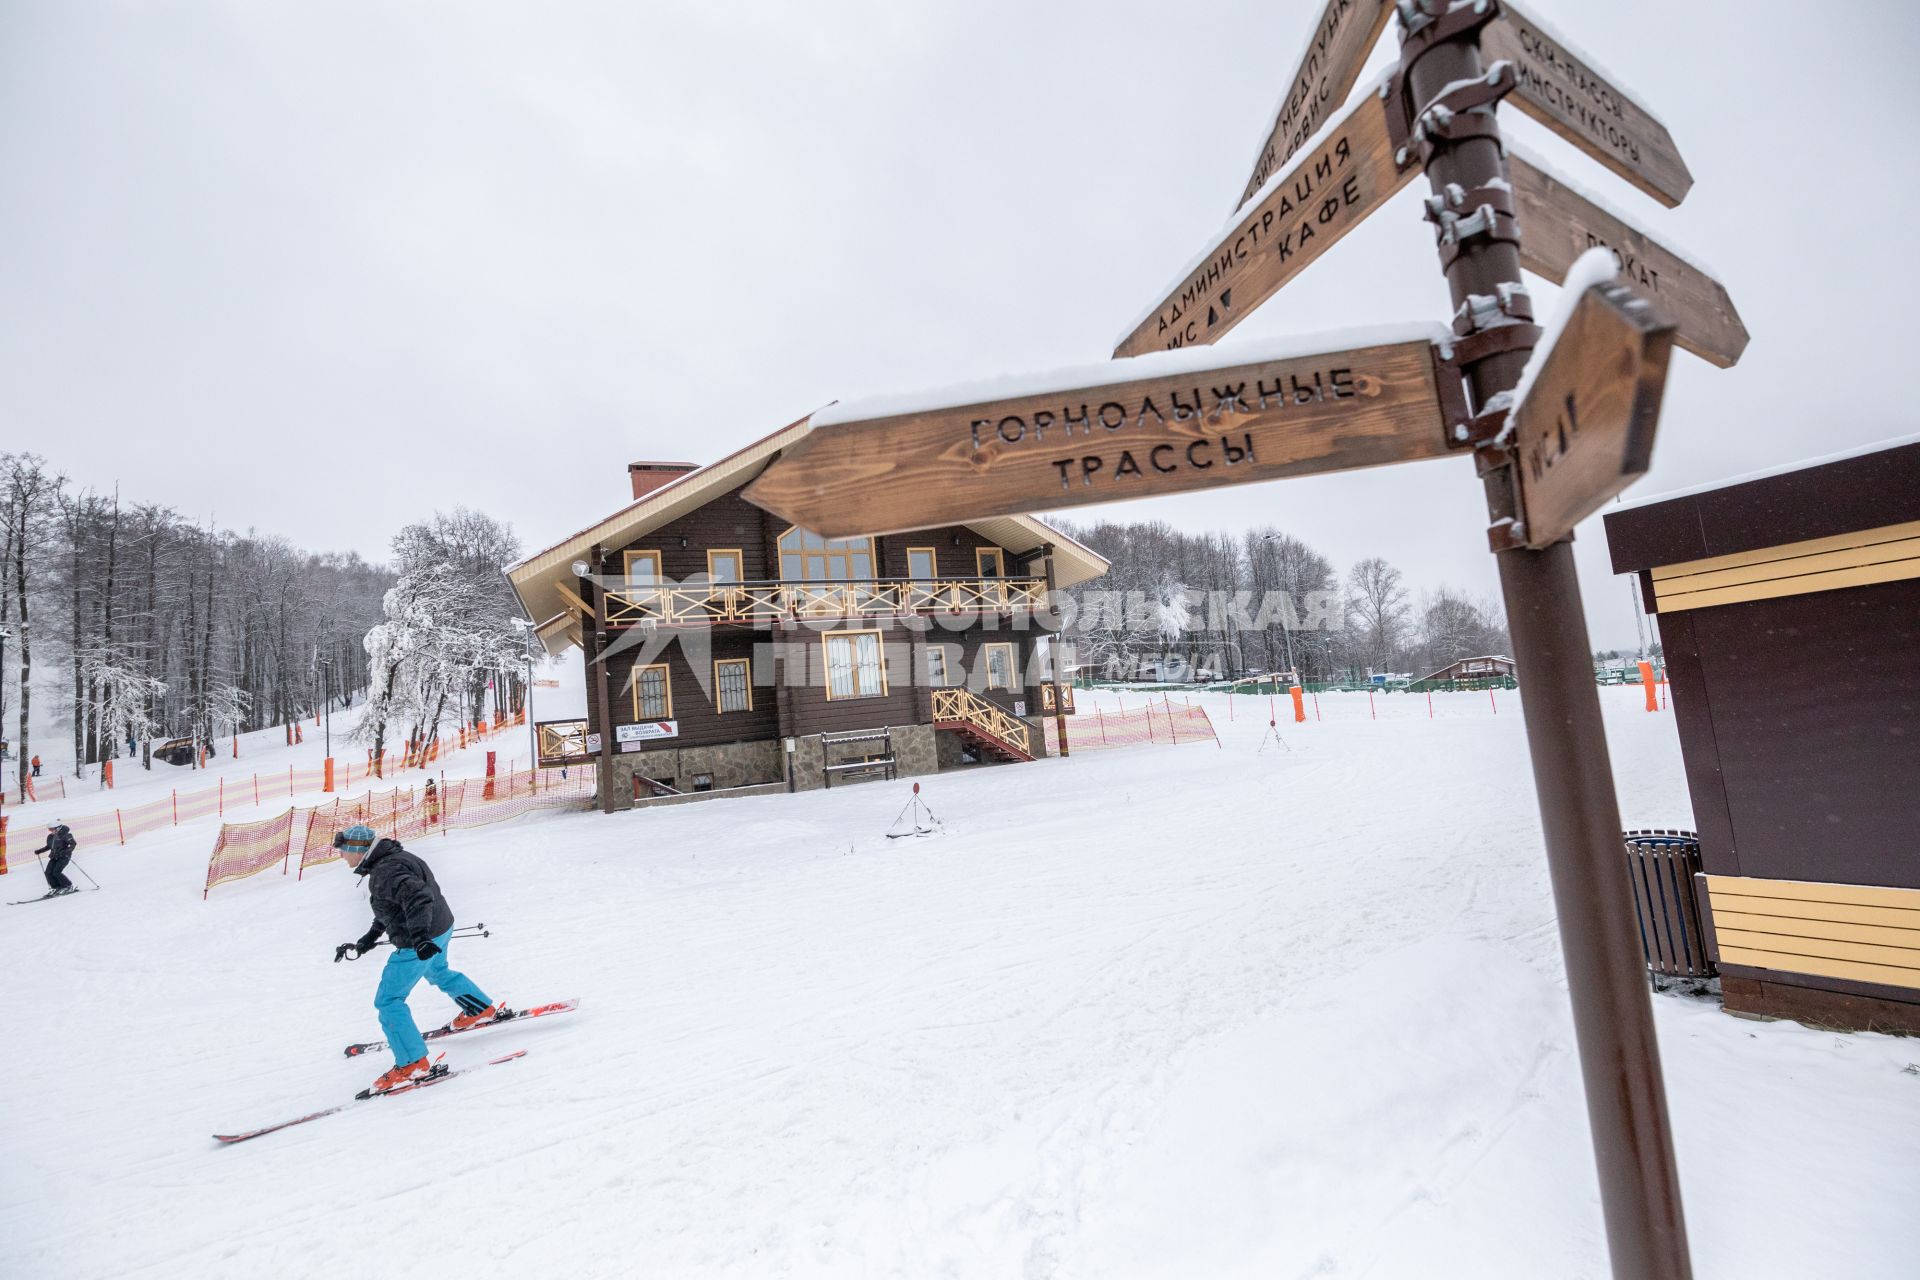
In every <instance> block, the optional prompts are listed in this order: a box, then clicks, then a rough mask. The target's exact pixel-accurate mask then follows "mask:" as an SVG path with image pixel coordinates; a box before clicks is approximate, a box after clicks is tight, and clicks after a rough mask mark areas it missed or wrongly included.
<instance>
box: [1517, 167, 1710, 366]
mask: <svg viewBox="0 0 1920 1280" xmlns="http://www.w3.org/2000/svg"><path fill="white" fill-rule="evenodd" d="M1507 167H1508V171H1509V173H1510V174H1511V175H1512V179H1513V201H1514V204H1515V206H1516V208H1517V212H1518V214H1519V218H1520V261H1521V263H1522V264H1523V265H1525V267H1526V268H1527V270H1529V271H1533V272H1537V273H1538V274H1540V275H1543V276H1545V277H1547V279H1549V280H1551V281H1553V282H1554V283H1555V284H1558V283H1560V282H1561V281H1562V280H1565V279H1566V277H1567V270H1568V268H1570V267H1572V266H1573V262H1574V259H1575V258H1578V257H1579V256H1580V255H1581V254H1583V253H1585V252H1586V251H1587V250H1588V249H1596V248H1598V249H1611V250H1612V251H1613V255H1614V260H1615V261H1616V262H1617V263H1618V264H1619V267H1620V277H1621V279H1622V280H1624V281H1626V282H1627V283H1628V284H1629V285H1631V286H1632V287H1633V288H1634V289H1635V290H1636V291H1637V292H1639V293H1640V294H1642V295H1643V296H1645V297H1646V298H1648V299H1649V300H1651V301H1652V302H1653V303H1654V304H1655V305H1656V306H1658V307H1659V308H1660V310H1661V311H1662V312H1663V313H1664V314H1665V315H1666V316H1667V318H1668V319H1670V320H1672V321H1673V322H1674V325H1675V332H1674V341H1675V342H1676V343H1678V344H1679V345H1680V346H1681V347H1683V348H1685V349H1686V350H1688V351H1691V352H1693V354H1695V355H1697V356H1699V357H1700V358H1701V359H1702V360H1705V361H1706V362H1707V363H1709V364H1712V365H1717V366H1718V367H1720V368H1722V369H1725V368H1729V367H1731V366H1732V365H1733V364H1734V363H1735V362H1736V361H1738V360H1739V359H1740V353H1741V352H1743V351H1745V350H1746V349H1747V326H1746V325H1744V324H1742V323H1741V321H1740V313H1739V312H1738V311H1736V310H1735V309H1734V306H1733V299H1732V298H1730V297H1728V296H1727V290H1726V286H1724V285H1722V284H1721V283H1720V282H1719V281H1718V280H1715V279H1714V278H1713V277H1712V276H1710V275H1708V274H1707V273H1706V272H1705V271H1703V270H1702V269H1701V268H1699V267H1698V266H1695V265H1694V264H1693V263H1691V262H1689V261H1687V260H1686V259H1685V258H1683V257H1681V256H1680V255H1679V254H1677V253H1675V252H1674V251H1673V250H1671V249H1668V248H1666V247H1665V246H1663V245H1662V244H1660V243H1659V242H1658V241H1657V240H1655V239H1653V238H1652V237H1651V236H1649V235H1647V234H1646V232H1644V231H1641V230H1640V229H1639V228H1638V227H1636V226H1634V225H1633V224H1632V223H1630V222H1628V221H1627V220H1626V219H1624V218H1622V217H1621V216H1620V215H1618V214H1616V213H1613V212H1611V211H1609V210H1607V209H1604V208H1602V207H1601V206H1600V205H1598V204H1596V203H1594V202H1593V201H1592V200H1589V199H1588V198H1587V197H1586V196H1584V195H1582V194H1580V192H1578V191H1576V190H1574V189H1573V188H1572V187H1570V186H1568V185H1567V184H1566V183H1565V182H1562V181H1561V180H1560V179H1558V178H1556V177H1554V176H1553V175H1552V174H1551V173H1549V172H1547V170H1546V168H1545V167H1544V164H1543V162H1542V161H1539V160H1537V159H1535V158H1533V157H1532V156H1530V155H1528V154H1527V153H1526V152H1525V151H1523V150H1522V149H1520V148H1519V147H1516V146H1512V145H1511V144H1509V146H1508V157H1507Z"/></svg>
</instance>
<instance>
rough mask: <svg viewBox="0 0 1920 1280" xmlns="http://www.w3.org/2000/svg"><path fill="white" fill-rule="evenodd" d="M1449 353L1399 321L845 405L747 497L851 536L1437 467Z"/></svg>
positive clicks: (1433, 330)
mask: <svg viewBox="0 0 1920 1280" xmlns="http://www.w3.org/2000/svg"><path fill="white" fill-rule="evenodd" d="M1343 338H1344V339H1345V341H1343ZM1447 341H1448V337H1447V333H1446V331H1445V330H1444V329H1440V328H1438V327H1436V326H1433V325H1410V326H1399V327H1397V328H1394V329H1388V330H1371V331H1368V332H1365V333H1358V334H1346V335H1341V334H1332V335H1320V336H1318V337H1314V338H1308V339H1298V338H1296V339H1290V340H1288V341H1287V342H1285V343H1277V342H1266V343H1249V344H1245V345H1241V346H1238V347H1235V348H1227V349H1222V348H1219V347H1203V348H1200V349H1197V350H1193V351H1178V352H1162V353H1157V354H1154V355H1149V356H1141V357H1138V358H1136V359H1131V360H1116V361H1110V362H1108V363H1106V364H1102V365H1094V366H1090V367H1088V368H1084V369H1075V370H1063V371H1060V372H1057V373H1053V374H1041V375H1035V376H1033V377H1028V378H1020V379H1007V380H1003V381H1001V382H999V383H993V384H987V385H983V386H978V387H973V388H960V389H956V390H954V391H950V392H944V393H935V394H932V395H928V396H923V397H916V398H915V399H913V400H910V401H909V400H893V401H884V400H882V401H876V402H870V403H867V404H851V405H846V406H839V405H835V406H832V407H830V408H829V409H828V410H825V411H823V412H822V413H819V414H816V415H815V417H814V423H815V425H814V428H813V430H812V431H811V432H809V433H808V434H807V435H806V436H805V437H804V438H803V439H801V440H800V441H799V442H798V443H797V444H795V445H794V446H792V447H791V448H789V449H788V450H787V451H786V452H785V453H783V454H782V455H781V457H780V459H779V460H778V461H776V462H775V463H774V464H773V465H772V466H770V467H768V468H767V470H766V472H765V473H763V474H762V475H761V477H760V478H759V479H758V480H756V481H755V482H754V483H753V484H752V485H750V486H748V488H747V490H746V497H747V499H748V501H750V502H753V503H755V504H757V505H759V506H761V507H764V508H766V509H767V510H769V511H772V512H774V513H775V514H777V515H779V516H781V517H782V518H784V519H787V520H791V521H793V522H794V523H796V524H800V525H803V526H805V527H806V528H809V529H812V530H814V531H815V532H816V533H819V534H822V535H823V536H825V537H829V538H838V537H848V536H852V535H856V534H873V533H894V532H899V531H901V530H906V529H920V528H930V527H933V526H936V525H943V524H951V523H956V522H959V521H962V520H970V519H979V518H981V517H983V516H993V515H1011V514H1016V513H1021V512H1027V511H1038V510H1048V509H1058V508H1061V507H1072V506H1082V505H1085V504H1088V503H1095V502H1114V501H1118V500H1120V499H1125V498H1144V497H1149V496H1152V495H1154V494H1162V493H1183V492H1187V491H1190V490H1194V489H1208V488H1213V487H1215V486H1218V485H1227V484H1241V483H1246V482H1249V481H1255V480H1274V479H1279V478H1281V477H1283V476H1299V475H1312V474H1315V473H1319V472H1327V471H1346V470H1350V469H1353V468H1356V467H1372V466H1381V465H1385V464H1387V463H1394V462H1412V461H1417V460H1419V459H1422V458H1437V457H1441V456H1444V455H1445V454H1446V453H1447V452H1448V448H1447V439H1446V433H1447V429H1448V425H1449V424H1448V423H1447V421H1446V418H1447V414H1446V412H1445V411H1444V409H1443V407H1442V401H1441V396H1440V390H1439V382H1438V376H1437V374H1438V371H1439V370H1441V369H1442V368H1444V366H1443V365H1442V363H1441V356H1440V350H1441V348H1442V347H1443V346H1444V345H1445V344H1446V343H1447ZM1446 376H1450V377H1452V378H1453V380H1454V381H1455V382H1456V383H1457V382H1458V374H1454V373H1449V374H1447V375H1446Z"/></svg>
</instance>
